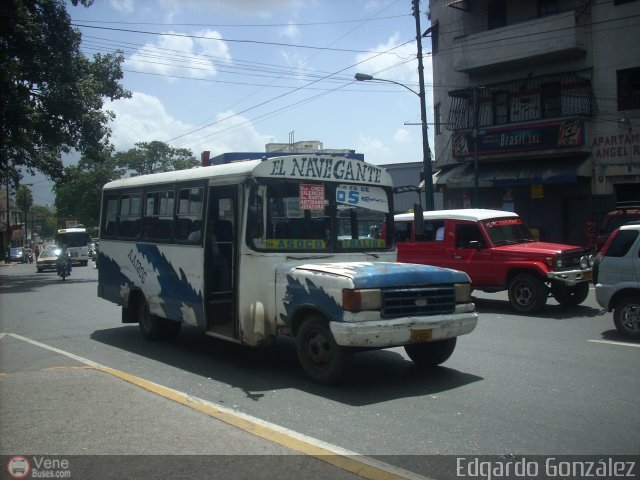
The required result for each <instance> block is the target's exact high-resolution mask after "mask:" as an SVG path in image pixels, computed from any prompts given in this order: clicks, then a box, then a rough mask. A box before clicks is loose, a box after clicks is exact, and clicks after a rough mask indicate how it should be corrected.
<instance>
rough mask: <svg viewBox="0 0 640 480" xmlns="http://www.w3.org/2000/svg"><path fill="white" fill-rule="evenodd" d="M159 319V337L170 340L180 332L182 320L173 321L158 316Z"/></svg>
mask: <svg viewBox="0 0 640 480" xmlns="http://www.w3.org/2000/svg"><path fill="white" fill-rule="evenodd" d="M158 320H159V321H160V338H162V339H163V340H171V339H172V338H175V337H176V336H177V335H178V333H180V328H182V322H174V321H173V320H169V319H166V318H158Z"/></svg>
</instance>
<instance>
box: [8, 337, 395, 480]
mask: <svg viewBox="0 0 640 480" xmlns="http://www.w3.org/2000/svg"><path fill="white" fill-rule="evenodd" d="M0 335H1V334H0ZM0 360H1V361H0V418H1V419H2V421H1V422H0V455H2V456H3V457H2V458H0V460H1V461H2V465H0V472H2V473H0V478H10V477H8V476H7V471H8V470H7V466H8V462H10V457H9V456H14V455H18V456H23V457H25V458H26V459H27V461H28V462H29V464H30V468H31V469H32V472H31V474H32V475H33V477H31V476H28V477H27V478H35V475H36V474H37V473H38V472H33V470H34V469H36V464H37V463H38V460H39V459H40V466H42V458H41V457H42V456H44V457H45V458H47V459H50V460H58V464H59V463H60V461H62V460H66V461H67V462H68V470H69V471H70V474H71V478H145V479H146V478H189V479H198V478H225V479H235V478H247V479H249V478H251V479H254V478H278V479H289V478H296V479H298V478H305V479H316V478H317V479H320V478H322V479H326V478H331V479H338V480H342V479H344V480H348V479H357V478H399V477H397V476H395V475H393V474H390V473H389V472H382V471H381V470H378V469H375V468H374V469H371V467H368V468H367V465H364V464H363V463H361V462H360V461H358V460H356V459H353V458H351V459H350V458H348V457H344V456H340V455H332V456H331V457H325V460H327V461H323V460H321V459H320V458H322V456H323V450H322V448H321V447H316V451H317V453H318V457H320V458H317V457H315V456H312V455H309V454H304V451H303V454H301V450H300V449H298V448H297V447H296V445H299V443H296V440H295V439H290V441H291V443H290V445H292V447H289V446H288V445H289V444H288V443H287V442H288V440H287V439H286V438H284V439H279V438H280V437H282V436H283V435H284V434H283V433H282V432H280V433H278V432H275V431H274V432H273V435H274V436H273V438H274V439H275V440H276V441H272V440H270V439H268V438H265V434H264V433H261V432H263V431H264V430H265V428H266V427H265V426H264V425H260V424H254V426H253V427H252V426H251V425H250V421H249V420H247V419H246V418H244V419H243V418H241V417H240V416H239V417H237V418H236V419H235V420H234V416H233V414H229V417H228V418H229V421H223V420H221V418H222V419H225V418H227V417H225V414H221V415H215V413H214V414H213V415H212V414H207V413H206V412H207V411H210V412H215V409H216V406H214V405H210V404H209V405H206V404H205V403H199V402H198V400H197V399H192V400H191V401H192V403H193V405H194V408H190V407H189V406H188V404H189V402H188V401H187V402H183V401H182V400H181V398H182V397H180V395H184V394H179V392H174V391H172V390H168V389H166V388H164V387H161V386H157V387H158V388H157V391H156V392H154V391H150V390H149V389H147V386H146V384H145V383H144V380H142V379H138V380H139V381H140V382H138V384H136V383H132V382H137V380H133V379H134V378H135V377H131V379H130V380H128V379H127V376H126V375H127V374H124V372H117V371H112V372H113V373H110V372H109V369H103V368H102V367H99V366H98V367H96V366H91V365H87V364H86V363H84V362H82V361H78V360H74V359H73V358H69V357H68V356H65V355H64V354H62V353H58V352H55V351H51V350H48V349H46V348H43V347H41V346H38V345H34V344H32V343H28V342H26V341H24V340H23V339H20V338H18V337H16V336H12V335H2V336H0ZM147 383H148V382H147ZM151 385H153V384H151ZM149 388H150V389H151V390H153V389H154V387H149ZM163 389H164V390H163ZM167 392H169V393H167ZM172 392H173V393H172ZM172 396H173V398H171V397H172ZM182 403H184V404H182ZM207 409H209V410H207ZM236 422H237V423H236ZM230 423H232V424H230ZM233 423H236V426H234V425H233ZM245 424H247V425H249V426H248V427H244V426H243V425H245ZM250 431H251V432H255V433H256V434H254V433H250ZM278 435H280V437H279V436H278ZM324 452H326V450H324ZM114 456H115V457H114ZM13 462H23V460H21V459H17V460H13ZM328 462H331V463H328ZM336 462H337V464H338V465H340V467H339V466H336ZM332 463H333V464H332ZM58 466H60V465H58ZM348 470H351V471H357V472H359V475H356V474H354V473H350V471H348ZM40 473H42V472H40Z"/></svg>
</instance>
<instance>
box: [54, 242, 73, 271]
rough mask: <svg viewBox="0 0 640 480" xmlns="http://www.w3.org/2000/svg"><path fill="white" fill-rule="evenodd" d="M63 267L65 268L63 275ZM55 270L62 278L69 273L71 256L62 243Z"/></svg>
mask: <svg viewBox="0 0 640 480" xmlns="http://www.w3.org/2000/svg"><path fill="white" fill-rule="evenodd" d="M63 269H64V270H65V271H64V275H63ZM56 271H57V273H58V275H59V276H60V277H62V278H64V277H68V276H69V275H71V256H70V255H69V252H67V249H66V247H65V246H64V245H63V246H61V251H60V255H58V260H57V261H56Z"/></svg>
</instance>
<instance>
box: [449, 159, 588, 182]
mask: <svg viewBox="0 0 640 480" xmlns="http://www.w3.org/2000/svg"><path fill="white" fill-rule="evenodd" d="M591 175H592V172H591V162H590V161H589V160H585V159H584V158H580V159H575V158H561V159H554V160H544V161H541V160H521V161H514V162H509V163H479V164H478V186H480V187H513V186H518V185H540V184H542V185H551V184H558V183H575V182H577V180H578V177H591ZM474 179H475V174H474V168H473V163H464V164H461V165H457V166H455V167H453V168H451V169H450V170H447V171H446V172H442V173H440V174H439V175H438V179H437V185H442V186H446V187H448V188H473V187H474V184H475V182H474Z"/></svg>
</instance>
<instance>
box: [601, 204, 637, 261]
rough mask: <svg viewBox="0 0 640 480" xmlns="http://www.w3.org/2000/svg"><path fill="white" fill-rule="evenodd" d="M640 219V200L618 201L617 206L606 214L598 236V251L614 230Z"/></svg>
mask: <svg viewBox="0 0 640 480" xmlns="http://www.w3.org/2000/svg"><path fill="white" fill-rule="evenodd" d="M638 220H640V202H618V204H617V208H616V209H615V210H613V211H611V212H609V213H607V214H606V215H605V216H604V219H603V220H602V225H601V226H600V231H599V232H598V235H597V237H596V251H600V250H601V249H602V247H603V246H604V244H605V243H606V242H607V239H608V238H609V236H610V235H611V233H613V231H614V230H615V229H616V228H618V227H620V226H622V225H625V224H627V223H629V222H633V221H638Z"/></svg>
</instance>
